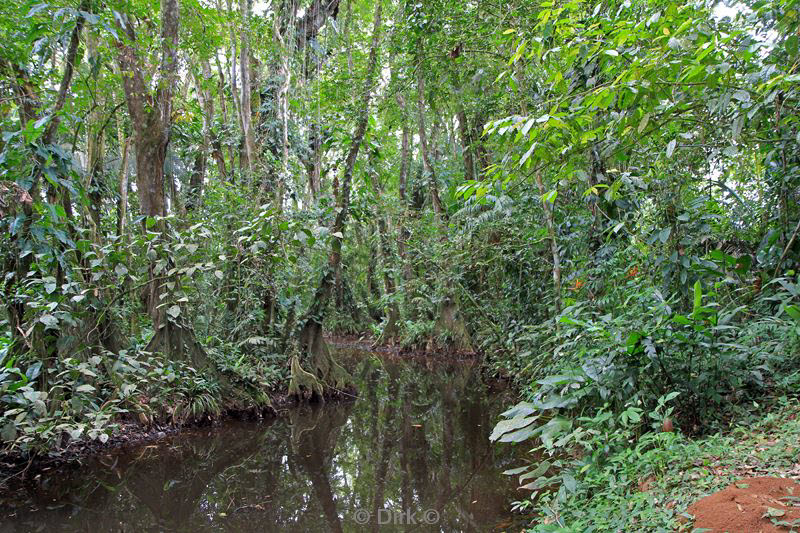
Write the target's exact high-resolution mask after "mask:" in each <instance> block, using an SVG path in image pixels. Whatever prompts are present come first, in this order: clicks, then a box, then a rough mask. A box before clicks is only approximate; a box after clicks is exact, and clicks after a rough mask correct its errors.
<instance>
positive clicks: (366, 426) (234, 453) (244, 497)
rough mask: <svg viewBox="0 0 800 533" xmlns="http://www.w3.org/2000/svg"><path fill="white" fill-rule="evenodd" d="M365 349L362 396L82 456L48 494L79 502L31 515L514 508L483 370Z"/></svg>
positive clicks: (313, 516)
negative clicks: (100, 458) (491, 437)
mask: <svg viewBox="0 0 800 533" xmlns="http://www.w3.org/2000/svg"><path fill="white" fill-rule="evenodd" d="M360 361H361V362H360V363H359V364H360V365H361V366H360V367H359V368H357V369H356V372H354V375H355V376H356V378H357V379H358V381H359V382H360V385H361V386H360V390H361V395H360V398H359V400H358V401H356V402H355V403H353V402H350V403H341V404H328V405H325V406H316V407H305V408H301V409H294V410H292V411H291V412H290V414H289V417H288V418H287V419H281V420H278V421H276V422H275V423H273V424H270V425H264V424H255V423H230V424H224V425H223V426H221V427H220V428H214V429H211V430H206V431H191V432H186V433H184V434H183V435H180V436H178V437H176V438H175V439H173V441H172V442H173V444H161V445H159V446H152V447H145V448H141V449H139V450H137V451H135V452H134V453H130V454H122V455H119V457H118V459H116V461H117V463H116V465H114V466H113V468H112V467H103V466H101V465H95V466H88V467H86V468H84V469H82V470H76V471H75V476H73V477H71V478H70V477H60V478H55V479H52V480H50V482H48V483H49V485H48V484H44V485H43V487H42V490H41V491H40V495H39V497H40V500H39V502H40V504H44V502H45V501H51V500H52V498H53V497H58V498H60V499H61V501H63V500H64V499H65V497H64V495H66V497H67V498H69V499H70V501H71V502H73V503H72V504H71V505H69V506H66V507H64V508H62V509H58V510H53V511H49V512H48V513H49V514H43V513H42V512H38V513H33V514H28V516H27V518H28V520H27V522H28V524H27V525H32V524H42V523H47V524H50V525H52V527H48V528H47V529H48V530H58V529H70V530H109V531H111V530H113V531H158V530H171V531H199V530H206V531H208V530H237V531H308V532H313V531H333V532H337V533H338V532H341V531H354V530H356V531H361V530H363V531H378V530H380V531H384V530H391V528H387V527H386V526H385V525H380V524H378V522H377V520H376V519H375V518H376V517H377V516H378V511H379V510H380V509H389V510H394V511H414V512H415V513H416V516H417V518H418V519H419V518H421V516H422V512H423V511H425V510H426V509H436V510H437V511H438V512H439V513H440V514H441V517H442V519H441V522H440V523H439V524H438V527H428V526H420V527H418V528H415V530H420V531H424V530H426V528H427V529H435V530H438V529H439V528H441V529H444V530H463V531H480V530H485V529H489V528H490V526H491V525H492V524H493V523H494V522H496V521H498V520H499V519H501V518H502V517H503V516H505V509H506V506H507V505H508V502H509V496H510V494H509V489H512V485H513V482H511V481H510V480H508V479H507V478H505V477H504V476H502V475H501V474H499V470H502V468H500V469H499V470H498V468H496V467H495V466H493V465H494V464H496V463H503V462H506V461H507V459H506V458H505V457H499V456H500V455H501V454H507V453H508V452H509V450H504V449H503V448H499V447H493V446H491V445H490V443H489V441H488V438H487V437H488V433H489V431H490V429H491V424H492V416H493V414H496V411H494V410H493V409H492V407H491V406H490V405H489V403H488V401H487V397H486V389H485V386H484V385H483V383H482V382H481V379H480V377H479V376H478V374H477V373H476V371H474V370H473V368H472V367H471V366H469V365H465V364H456V365H451V366H449V367H446V368H444V367H442V368H440V367H434V368H430V369H424V368H422V367H417V366H413V365H410V364H405V363H402V362H394V361H388V360H386V361H382V360H380V359H377V358H364V359H361V360H360ZM499 403H502V401H500V402H499ZM417 426H418V427H417ZM107 461H108V462H113V461H115V459H113V458H109V459H108V460H107ZM87 479H88V480H89V481H87ZM473 502H475V503H473ZM358 509H363V510H368V511H370V512H371V516H372V517H373V520H372V521H371V522H370V523H369V524H367V525H365V526H363V527H362V526H359V525H357V524H355V522H354V520H353V518H354V516H355V511H356V510H358ZM24 522H25V519H24V518H23V519H22V520H20V521H16V523H17V524H24ZM2 524H3V522H2V520H0V525H2ZM379 526H380V527H379ZM23 529H25V530H28V529H31V527H23ZM397 529H398V530H403V529H405V528H404V527H398V528H397Z"/></svg>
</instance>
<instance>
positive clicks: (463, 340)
mask: <svg viewBox="0 0 800 533" xmlns="http://www.w3.org/2000/svg"><path fill="white" fill-rule="evenodd" d="M434 331H435V333H436V335H437V336H439V337H443V336H447V337H449V338H450V341H451V342H452V347H453V349H455V351H458V352H470V353H471V352H474V351H475V349H474V347H473V345H472V337H470V334H469V331H467V326H466V324H464V319H463V318H462V317H461V312H460V311H459V305H458V302H456V301H453V300H452V299H450V298H448V299H446V300H445V301H444V302H442V304H441V308H440V310H439V319H438V320H437V321H436V326H435V328H434Z"/></svg>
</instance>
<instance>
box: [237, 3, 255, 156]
mask: <svg viewBox="0 0 800 533" xmlns="http://www.w3.org/2000/svg"><path fill="white" fill-rule="evenodd" d="M239 10H240V14H241V17H242V50H241V52H240V53H239V69H240V71H241V80H242V82H241V85H242V86H241V91H242V92H241V97H240V98H239V101H240V107H239V112H240V113H241V123H242V135H244V154H245V157H246V158H247V162H246V168H247V169H248V170H249V171H250V172H252V171H253V166H254V164H255V159H256V141H255V133H254V132H253V118H252V117H253V114H252V109H251V105H250V94H251V91H252V87H251V86H250V81H251V80H250V0H239Z"/></svg>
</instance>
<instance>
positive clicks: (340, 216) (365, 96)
mask: <svg viewBox="0 0 800 533" xmlns="http://www.w3.org/2000/svg"><path fill="white" fill-rule="evenodd" d="M381 7H382V2H376V3H375V16H374V19H373V24H372V44H371V46H370V52H369V59H368V63H367V74H366V77H365V79H364V89H363V93H362V100H361V109H360V111H359V116H358V122H357V123H356V127H355V131H354V132H353V136H352V142H351V144H350V149H349V151H348V152H347V157H346V159H345V167H344V174H343V178H342V183H341V189H340V191H339V198H338V202H337V203H338V206H337V207H338V211H337V214H336V218H335V219H334V221H333V225H332V226H331V235H332V243H331V251H330V254H329V256H328V269H327V271H326V272H325V274H324V275H323V276H322V279H321V280H320V284H319V286H318V287H317V290H316V293H315V294H314V299H313V300H312V304H311V307H310V308H309V310H308V312H307V314H306V317H305V323H304V325H303V330H302V331H301V333H300V345H301V346H302V347H303V348H305V349H306V350H307V351H308V352H309V354H310V356H311V366H312V368H313V370H314V373H313V375H314V377H315V378H316V380H321V381H322V382H323V383H326V385H327V386H328V387H331V386H332V387H334V388H340V387H343V386H345V385H346V384H347V383H346V382H347V381H348V380H349V378H348V377H347V375H346V372H345V371H344V369H342V368H341V367H340V366H339V365H338V364H337V363H336V361H334V360H333V358H332V357H331V354H330V352H329V350H328V347H327V346H326V345H325V340H324V339H323V337H322V319H323V315H324V311H325V308H326V307H327V304H328V302H329V301H330V297H331V292H332V288H333V274H334V272H336V269H337V268H338V267H339V265H340V264H341V260H342V241H343V240H344V232H345V229H346V225H347V219H348V216H349V214H350V187H351V184H352V181H353V171H354V170H355V166H356V159H357V158H358V153H359V151H360V149H361V143H362V142H363V140H364V135H365V134H366V132H367V124H368V121H369V104H370V100H371V97H372V89H373V86H374V84H375V79H376V77H377V73H378V48H379V45H380V31H381ZM294 363H295V361H293V372H292V383H290V390H294V391H295V392H297V391H299V390H300V387H299V385H300V384H299V381H300V379H301V376H300V372H298V371H295V367H297V369H298V370H301V369H300V368H299V364H298V365H295V364H294ZM304 372H305V371H304ZM305 373H306V374H309V373H308V372H305ZM292 385H294V386H292ZM317 385H319V381H317ZM312 387H313V385H312Z"/></svg>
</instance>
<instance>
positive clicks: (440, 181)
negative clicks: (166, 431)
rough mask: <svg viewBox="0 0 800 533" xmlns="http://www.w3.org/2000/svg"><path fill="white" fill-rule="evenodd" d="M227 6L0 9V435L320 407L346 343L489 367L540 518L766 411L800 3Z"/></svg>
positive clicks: (795, 359)
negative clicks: (277, 402)
mask: <svg viewBox="0 0 800 533" xmlns="http://www.w3.org/2000/svg"><path fill="white" fill-rule="evenodd" d="M73 4H78V5H73ZM123 4H124V5H123ZM238 4H239V5H238V6H234V4H233V3H229V4H228V5H227V6H223V5H222V3H218V4H217V5H216V6H211V5H210V4H209V3H208V2H199V1H197V0H163V1H162V2H160V3H159V2H155V3H154V2H146V1H141V0H134V1H132V2H128V3H119V2H117V3H114V2H112V3H98V2H95V1H92V0H80V1H79V2H73V1H71V0H69V1H67V0H63V1H57V2H44V3H33V2H27V1H26V2H16V3H13V2H6V3H4V4H2V5H0V130H2V138H1V139H0V268H1V269H2V270H0V289H1V290H2V305H3V307H4V311H5V313H4V315H3V318H2V319H0V438H2V448H0V451H4V452H21V453H24V454H42V453H47V452H49V451H52V450H54V449H58V448H59V447H61V446H63V445H64V444H66V443H68V442H73V441H75V440H76V439H82V438H90V439H97V440H100V441H105V440H107V439H108V438H109V435H110V434H111V433H113V431H114V428H115V425H116V424H119V423H120V422H121V421H123V420H126V419H131V420H138V421H139V422H141V423H142V424H150V423H153V422H156V421H158V422H170V423H182V422H183V421H187V420H191V419H202V418H204V417H205V418H207V417H214V416H217V415H218V414H220V413H222V412H226V411H229V410H248V409H256V410H263V409H266V408H268V405H269V397H270V395H271V394H272V393H275V392H279V393H285V392H287V391H289V392H291V393H293V394H294V395H295V396H297V397H298V398H300V399H320V398H321V397H324V396H325V395H326V394H329V393H331V392H334V393H335V392H336V391H338V390H341V389H342V388H346V387H347V385H348V383H347V381H348V376H347V375H346V372H345V371H344V369H342V368H341V366H339V365H338V364H337V363H336V359H335V354H333V353H332V352H331V351H330V350H329V349H328V347H327V345H326V343H325V342H324V336H323V333H330V332H333V333H345V334H358V335H370V336H371V337H372V338H374V339H375V341H376V342H378V343H385V344H392V345H395V346H397V347H399V348H401V349H404V350H425V351H428V352H429V353H431V354H442V353H443V352H446V351H450V352H457V353H480V354H481V355H482V356H483V358H484V362H485V364H486V367H487V369H488V370H489V371H490V372H491V373H493V374H494V375H496V376H498V377H502V378H504V379H508V380H511V381H512V382H513V383H514V385H515V386H516V387H517V390H518V391H519V392H520V395H521V396H522V398H521V399H522V400H523V401H522V402H521V403H520V404H519V405H517V406H516V407H513V408H511V409H510V410H509V411H508V412H507V413H506V414H505V416H504V419H503V420H501V421H499V424H498V426H497V427H496V428H495V431H494V433H493V435H492V438H493V439H494V440H498V441H500V442H501V443H502V444H498V445H509V444H508V443H515V444H514V445H516V446H525V447H530V448H535V449H536V450H537V455H536V456H535V457H536V458H533V459H531V464H530V465H520V470H519V471H518V472H516V474H517V475H519V476H520V477H521V481H522V484H523V485H525V486H526V487H527V488H526V490H530V491H531V493H530V496H529V497H527V498H526V499H525V500H524V501H521V502H520V503H519V507H520V508H522V509H525V510H527V511H528V512H531V513H533V514H534V515H535V516H537V517H538V518H540V519H541V520H548V521H551V523H550V524H542V525H539V526H537V527H538V528H539V529H540V530H541V529H542V528H544V529H545V530H546V529H547V528H550V529H552V528H553V527H565V528H573V529H576V530H581V529H582V528H585V527H588V525H589V524H590V523H591V522H592V515H596V520H597V521H596V525H595V526H594V527H595V528H596V529H598V530H603V529H614V528H617V527H621V528H622V529H635V528H634V527H633V522H631V521H630V520H631V518H630V517H628V518H625V517H623V514H624V510H623V508H622V503H621V502H622V500H623V499H624V497H630V498H631V501H630V505H632V507H631V509H635V510H636V512H637V513H639V517H638V518H637V520H639V522H637V523H636V524H637V526H641V527H643V528H644V529H647V528H650V527H651V526H652V527H654V528H657V527H672V526H673V525H674V522H672V520H673V518H674V516H673V515H674V513H673V514H672V515H670V514H669V513H666V514H664V513H662V510H659V509H655V508H654V510H652V512H651V511H648V509H647V503H646V502H647V501H649V500H647V498H648V497H649V496H646V495H641V494H644V493H641V494H640V493H639V492H635V486H636V485H637V484H638V483H639V482H641V477H642V476H641V475H645V474H646V475H647V476H651V477H653V478H654V481H653V482H654V483H656V484H665V483H667V481H666V480H668V478H669V476H671V472H675V471H676V470H674V469H677V468H679V467H680V465H683V464H685V461H686V460H688V458H689V457H690V456H691V455H692V454H693V453H695V452H696V450H697V449H698V448H697V447H698V446H703V444H702V443H711V444H710V445H713V446H714V447H719V448H724V447H725V446H728V445H730V444H731V441H730V440H726V439H729V438H730V437H728V436H721V437H720V436H710V435H717V434H718V433H722V434H731V433H730V432H731V431H736V430H735V429H733V428H736V427H737V424H743V423H745V421H750V420H757V419H758V418H759V416H760V415H761V413H760V410H761V409H762V408H763V406H765V405H769V406H778V405H781V406H783V407H781V408H782V409H790V407H789V406H790V405H792V402H793V401H794V400H793V399H794V398H796V396H797V394H798V389H799V388H800V374H799V373H798V370H797V369H798V368H799V367H800V365H799V364H798V363H800V330H799V329H798V328H800V279H799V278H798V270H799V269H800V238H798V237H800V208H798V206H800V85H798V83H800V72H798V69H800V36H798V34H797V27H798V26H800V5H798V1H797V0H771V1H765V0H753V1H745V2H741V3H737V4H735V5H733V6H730V5H724V4H721V3H717V2H713V1H697V2H690V3H684V4H679V3H675V2H666V1H660V0H655V1H650V0H647V1H645V0H632V1H628V0H626V1H619V2H617V1H609V2H599V3H598V2H584V1H581V0H565V1H561V0H557V1H544V2H534V3H532V2H526V1H511V2H502V3H491V2H473V3H469V2H467V3H464V2H453V1H449V0H435V1H430V2H405V1H399V0H380V1H377V2H365V1H361V0H343V1H342V2H339V1H338V0H336V1H325V2H322V1H318V0H313V1H309V2H280V3H277V4H269V6H268V7H264V6H261V5H256V4H259V3H258V2H256V3H253V2H247V1H246V0H241V1H240V2H238ZM183 74H186V75H185V76H183ZM777 412H781V411H777ZM772 416H773V415H768V414H765V415H764V416H763V418H764V421H763V422H762V425H756V426H755V427H764V426H763V424H767V423H768V422H769V421H770V420H773V418H771V417H772ZM691 439H706V440H691ZM542 455H544V456H545V457H546V458H548V459H547V462H545V463H542V462H540V460H539V458H540V457H542ZM640 474H641V475H640ZM665 486H666V485H665ZM645 492H646V491H645ZM678 508H679V506H676V507H675V508H674V509H678ZM634 514H635V513H634ZM603 520H608V522H607V523H603ZM617 520H621V521H620V522H618V523H617V522H614V521H617ZM625 520H627V521H625ZM618 524H624V527H622V526H618Z"/></svg>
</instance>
